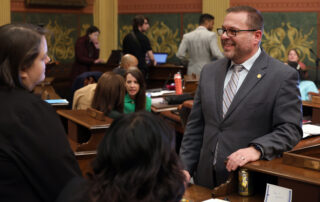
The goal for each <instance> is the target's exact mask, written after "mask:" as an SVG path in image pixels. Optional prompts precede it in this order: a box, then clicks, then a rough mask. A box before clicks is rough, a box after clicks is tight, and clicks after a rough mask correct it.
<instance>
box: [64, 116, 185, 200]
mask: <svg viewBox="0 0 320 202" xmlns="http://www.w3.org/2000/svg"><path fill="white" fill-rule="evenodd" d="M181 169H182V167H181V163H180V160H179V158H178V156H177V154H176V152H175V133H174V131H173V130H172V129H171V128H169V127H168V125H166V123H165V122H164V121H163V120H161V119H160V118H159V117H157V116H155V115H153V114H151V113H149V112H137V113H133V114H129V115H124V116H122V117H121V118H119V119H116V120H115V121H114V122H113V123H112V124H111V127H110V128H109V130H108V132H107V134H106V135H105V136H104V138H103V140H102V141H101V143H100V145H99V148H98V154H97V157H96V159H95V161H94V162H93V174H92V175H91V177H90V180H89V182H86V181H84V180H81V179H79V178H78V179H74V180H72V181H71V182H70V183H69V184H68V186H67V187H66V189H65V190H64V191H63V192H62V193H61V195H60V197H59V200H58V201H64V202H71V201H77V202H80V201H86V202H91V201H95V202H102V201H108V202H122V201H135V202H149V201H152V202H179V201H180V200H181V198H182V196H183V194H184V191H185V186H184V182H185V179H184V175H183V173H182V170H181ZM80 190H85V191H84V192H82V193H81V191H80ZM79 193H80V194H79Z"/></svg>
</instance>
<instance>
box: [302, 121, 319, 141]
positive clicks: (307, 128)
mask: <svg viewBox="0 0 320 202" xmlns="http://www.w3.org/2000/svg"><path fill="white" fill-rule="evenodd" d="M302 131H303V138H306V137H309V136H311V135H320V126H318V125H313V124H303V125H302Z"/></svg>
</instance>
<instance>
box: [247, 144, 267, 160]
mask: <svg viewBox="0 0 320 202" xmlns="http://www.w3.org/2000/svg"><path fill="white" fill-rule="evenodd" d="M250 146H253V147H254V148H255V149H256V150H257V151H259V152H260V153H261V155H260V160H261V159H263V157H264V151H263V148H262V147H261V146H260V145H259V144H250Z"/></svg>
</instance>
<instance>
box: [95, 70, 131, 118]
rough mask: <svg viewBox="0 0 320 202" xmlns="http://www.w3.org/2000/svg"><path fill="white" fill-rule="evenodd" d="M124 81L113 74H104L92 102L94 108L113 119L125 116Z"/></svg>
mask: <svg viewBox="0 0 320 202" xmlns="http://www.w3.org/2000/svg"><path fill="white" fill-rule="evenodd" d="M125 91H126V88H125V84H124V79H123V77H122V76H121V75H118V74H115V73H113V72H106V73H104V74H103V75H102V76H101V78H100V79H99V81H98V85H97V88H96V89H95V93H94V96H93V100H92V104H91V106H92V108H94V109H96V110H99V111H101V112H103V113H104V115H105V116H108V117H110V118H112V119H115V118H118V117H119V116H121V115H122V114H123V106H124V95H125Z"/></svg>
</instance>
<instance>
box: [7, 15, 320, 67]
mask: <svg viewBox="0 0 320 202" xmlns="http://www.w3.org/2000/svg"><path fill="white" fill-rule="evenodd" d="M262 14H263V16H264V19H265V33H264V37H263V40H262V46H263V48H264V49H265V50H266V52H268V53H269V54H270V55H271V56H272V57H275V58H277V59H279V60H281V61H286V60H287V52H288V50H289V49H291V48H296V49H297V50H298V51H299V53H300V55H301V60H302V61H303V62H304V63H305V64H306V65H307V66H315V64H314V63H315V59H314V56H313V55H312V54H311V53H310V49H313V50H314V51H316V50H317V36H318V33H317V31H318V28H317V26H318V23H317V18H318V13H317V12H296V13H294V12H288V13H283V12H279V13H277V12H264V13H262ZM199 15H200V13H184V14H177V13H176V14H172V13H170V14H146V16H147V17H148V18H149V19H150V22H151V24H150V26H151V27H150V29H149V31H148V32H147V33H146V35H147V36H148V38H149V39H150V42H151V45H152V48H153V50H154V51H155V52H167V53H169V58H168V62H173V63H175V62H177V61H178V59H177V58H176V57H175V53H176V52H177V50H178V47H179V44H180V42H181V38H182V36H183V34H184V33H187V32H190V31H192V30H194V29H195V28H196V27H197V26H198V19H199ZM134 16H135V15H134V14H119V18H118V26H119V27H118V28H119V32H118V33H119V37H118V39H119V41H118V44H119V49H121V47H122V40H123V38H124V36H125V35H126V34H127V33H129V32H130V31H131V29H132V25H131V22H132V19H133V17H134ZM12 21H13V22H28V23H33V24H42V25H44V26H45V27H46V28H47V29H48V30H50V31H51V32H52V35H48V38H47V39H48V46H49V51H50V52H49V54H50V56H51V57H52V58H53V59H55V60H57V61H59V62H60V63H72V62H73V60H74V44H75V41H76V39H77V38H78V36H82V35H84V34H85V30H86V29H87V28H88V27H89V26H90V25H91V24H92V22H93V17H92V15H90V14H63V13H20V12H12Z"/></svg>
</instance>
